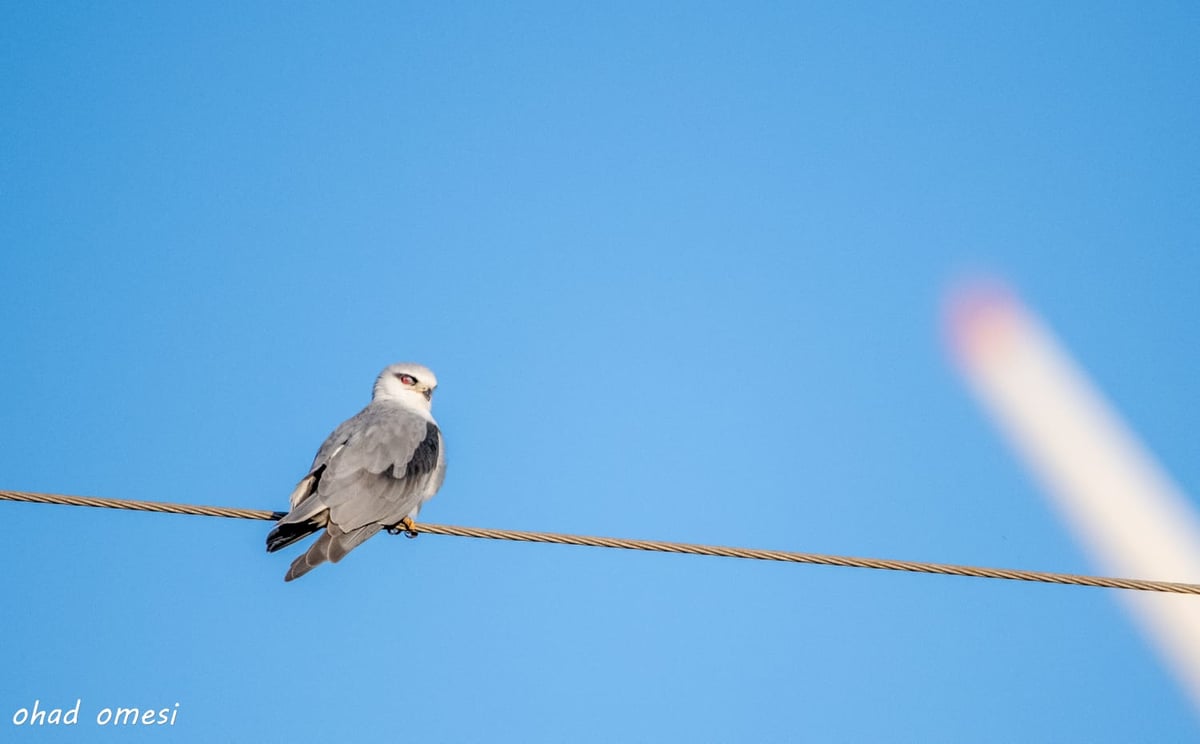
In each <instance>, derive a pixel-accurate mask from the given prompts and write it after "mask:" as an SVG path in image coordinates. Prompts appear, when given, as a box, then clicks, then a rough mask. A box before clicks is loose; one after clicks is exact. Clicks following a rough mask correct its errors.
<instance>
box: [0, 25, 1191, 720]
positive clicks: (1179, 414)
mask: <svg viewBox="0 0 1200 744" xmlns="http://www.w3.org/2000/svg"><path fill="white" fill-rule="evenodd" d="M193 5H198V7H192V6H193ZM1198 75H1200V11H1198V10H1197V6H1196V5H1195V4H1192V3H1152V4H1140V3H1138V4H1135V3H1124V4H1109V3H1055V4H1052V5H1046V4H1044V3H1028V4H1020V3H1017V4H1012V3H1009V4H1002V5H994V4H983V3H820V4H815V3H814V4H810V3H781V4H771V3H759V4H750V5H747V4H736V3H727V4H719V3H679V4H672V3H654V4H645V3H592V4H579V5H576V4H569V3H541V4H530V3H522V4H499V3H480V4H455V3H408V4H401V3H378V4H371V3H365V4H364V3H359V4H347V3H329V4H313V3H287V4H283V3H279V4H254V5H253V7H245V5H244V4H229V5H221V4H218V3H201V4H182V3H141V4H137V3H100V4H97V3H87V4H83V3H81V4H71V3H42V4H27V3H6V4H4V5H3V7H0V100H3V102H4V104H3V111H2V113H0V204H2V207H0V245H2V246H3V247H2V251H0V279H2V282H3V285H2V286H3V291H2V292H0V318H2V319H3V341H4V353H3V357H2V362H0V390H2V391H3V392H0V412H2V414H3V415H2V418H0V420H2V422H3V427H2V433H0V442H2V446H0V473H2V474H3V477H2V478H0V487H3V488H11V489H20V490H32V491H50V492H61V493H77V494H89V495H99V496H113V497H124V498H133V499H149V500H166V501H184V502H194V503H205V504H222V505H232V506H244V507H253V508H264V509H279V508H283V507H284V506H285V505H286V501H287V496H288V494H289V493H290V491H291V489H292V487H293V485H294V484H295V482H296V481H297V480H298V479H299V478H300V477H301V476H302V475H303V474H304V472H305V469H306V468H307V466H308V464H309V462H310V460H311V458H312V456H313V454H314V453H315V451H316V448H317V446H318V445H319V444H320V443H321V441H322V440H323V439H324V437H325V436H326V435H327V434H328V433H329V431H330V430H331V429H332V428H333V427H334V426H335V425H336V424H338V423H339V422H340V421H342V420H343V419H344V418H346V417H348V416H350V415H352V414H353V413H355V412H356V411H357V410H358V409H359V408H360V407H361V406H362V405H364V404H365V403H366V401H367V400H368V398H369V394H370V387H371V382H372V380H373V378H374V376H375V374H376V373H377V372H378V371H379V369H380V368H382V367H383V366H384V365H386V364H388V363H390V362H394V361H400V360H415V361H420V362H423V363H425V364H428V365H429V366H431V367H433V368H434V369H435V370H436V371H437V373H438V377H439V379H440V382H441V385H440V388H439V391H438V395H437V396H436V399H435V401H434V413H435V415H436V416H437V417H438V420H439V422H440V423H441V425H442V428H443V430H444V431H445V436H446V440H447V443H448V452H449V475H448V477H447V480H446V485H445V487H444V488H443V490H442V492H441V493H440V494H439V495H438V497H437V498H436V499H434V500H433V501H432V502H430V504H429V505H428V506H427V507H426V509H425V511H424V512H423V514H422V517H423V518H424V519H426V520H428V521H431V522H441V523H450V524H466V525H477V526H490V527H510V528H517V529H536V530H551V531H562V532H582V533H590V534H603V535H618V536H627V537H645V538H656V539H666V540H682V541H691V542H708V543H722V544H731V545H745V546H755V547H765V548H780V549H792V550H802V551H812V552H830V553H839V554H849V555H866V556H880V557H894V558H909V559H916V560H930V561H942V562H955V563H968V564H981V565H993V566H1006V567H1020V568H1035V569H1044V570H1058V571H1073V572H1087V571H1090V570H1092V569H1093V567H1092V566H1091V565H1090V564H1089V562H1088V560H1087V558H1086V557H1085V556H1084V555H1083V553H1082V552H1081V551H1080V549H1079V548H1078V547H1077V546H1076V545H1075V544H1074V543H1073V542H1072V540H1071V538H1070V536H1069V534H1068V532H1067V531H1066V529H1065V528H1064V527H1063V526H1062V525H1061V524H1060V523H1059V522H1058V521H1057V519H1056V517H1055V514H1054V512H1053V510H1052V509H1051V507H1050V506H1049V505H1048V504H1047V502H1046V501H1045V499H1044V497H1043V495H1042V494H1041V492H1040V491H1039V490H1038V489H1037V487H1036V485H1035V483H1034V482H1033V481H1032V480H1031V479H1030V477H1029V476H1028V475H1027V474H1026V473H1025V472H1024V470H1023V469H1022V467H1021V465H1020V463H1019V462H1018V461H1017V460H1016V458H1015V457H1014V456H1013V455H1012V454H1011V453H1010V452H1009V451H1008V450H1007V449H1006V447H1005V444H1004V442H1003V440H1002V439H1001V437H1000V436H999V435H998V434H997V433H996V432H995V431H994V429H993V427H992V426H991V424H990V423H989V421H988V420H987V419H985V417H984V415H983V414H982V413H981V411H980V410H979V408H978V407H977V405H976V404H975V402H974V400H973V399H972V398H971V397H970V395H969V393H968V392H967V389H966V387H965V385H964V384H963V383H962V381H961V379H960V377H959V375H958V373H957V371H956V369H955V367H954V364H953V363H952V361H951V359H950V355H949V354H948V353H947V350H946V344H945V338H944V332H943V329H942V327H941V322H942V321H941V315H942V308H943V303H944V301H945V296H946V293H947V291H948V290H949V289H950V288H951V287H952V286H954V284H955V282H956V281H958V280H959V279H960V278H962V277H965V276H972V275H975V274H978V273H987V274H994V275H999V276H1002V277H1005V278H1006V279H1007V280H1008V281H1009V282H1010V283H1011V284H1012V285H1013V286H1014V287H1015V288H1016V290H1017V291H1018V292H1019V293H1020V294H1021V295H1022V296H1023V297H1024V298H1025V299H1026V301H1028V302H1029V303H1030V304H1031V305H1032V306H1033V307H1035V308H1036V309H1037V310H1038V311H1039V312H1040V313H1041V314H1042V315H1043V316H1044V317H1045V318H1046V320H1047V322H1048V323H1049V324H1050V325H1051V326H1053V328H1054V329H1055V330H1056V332H1057V333H1058V335H1059V337H1060V338H1061V339H1062V340H1063V341H1064V343H1066V344H1067V345H1068V347H1069V348H1071V349H1072V350H1073V352H1074V353H1075V355H1076V356H1077V358H1078V359H1079V360H1080V362H1081V363H1082V364H1083V365H1084V366H1085V367H1086V368H1087V369H1088V370H1089V372H1090V373H1091V374H1092V375H1093V377H1094V379H1095V380H1096V382H1097V383H1098V384H1099V385H1100V386H1101V387H1102V388H1103V389H1104V390H1105V391H1106V392H1107V394H1108V395H1109V396H1110V397H1111V399H1112V400H1113V402H1114V403H1115V405H1116V406H1117V408H1118V409H1119V410H1120V411H1122V413H1123V414H1124V415H1125V416H1126V417H1127V418H1128V420H1129V421H1130V423H1131V424H1132V426H1133V427H1134V428H1135V429H1136V430H1137V431H1138V432H1139V433H1140V434H1141V435H1142V436H1143V437H1144V438H1145V440H1146V442H1147V443H1148V444H1149V446H1150V447H1151V448H1152V449H1153V450H1154V451H1155V452H1156V454H1157V455H1158V456H1159V457H1160V458H1161V461H1162V463H1163V464H1164V466H1165V467H1166V468H1167V470H1168V471H1169V472H1170V473H1171V474H1172V475H1173V477H1174V478H1175V479H1176V480H1177V481H1178V483H1179V484H1180V485H1181V486H1182V488H1183V489H1184V490H1185V491H1186V492H1187V493H1189V494H1191V497H1192V498H1193V499H1195V498H1196V494H1200V459H1197V457H1196V452H1197V449H1196V442H1197V438H1196V431H1195V426H1196V420H1197V414H1198V412H1200V375H1198V374H1197V369H1200V345H1198V344H1197V339H1196V328H1197V318H1198V317H1200V220H1198V219H1197V215H1198V213H1200V179H1198V177H1197V174H1198V173H1200V138H1197V132H1200V77H1198ZM0 514H2V515H3V518H4V524H5V527H6V533H7V541H6V542H7V546H8V568H7V569H6V570H5V571H3V572H2V573H0V593H2V595H3V602H2V603H0V638H2V639H3V644H4V656H5V660H4V665H3V671H2V672H0V740H5V741H8V740H12V741H93V740H98V739H97V725H96V724H95V716H96V713H97V712H98V711H100V710H102V709H103V708H105V707H111V706H138V707H141V708H155V709H160V708H164V707H171V706H174V704H175V703H179V704H180V707H179V713H178V717H177V720H176V723H175V725H174V726H163V727H162V728H161V730H158V731H156V732H155V733H154V734H153V736H155V737H160V738H158V739H157V740H161V741H180V742H214V741H297V742H299V741H317V740H321V741H351V740H365V741H373V740H376V741H397V740H411V741H426V742H430V741H467V742H472V741H474V742H530V741H577V742H614V741H645V742H671V741H678V742H693V741H706V742H734V741H739V742H740V741H747V742H749V741H753V742H792V741H845V742H855V741H898V742H915V741H922V742H960V741H972V742H1012V741H1057V742H1061V741H1089V742H1126V741H1183V740H1185V739H1188V738H1191V737H1194V736H1196V734H1197V732H1198V731H1200V718H1197V716H1196V714H1195V713H1194V711H1193V710H1192V709H1190V708H1189V704H1188V702H1187V701H1186V700H1185V698H1184V697H1183V696H1182V694H1181V693H1180V692H1179V690H1178V688H1177V687H1176V686H1175V684H1174V682H1173V680H1172V679H1171V678H1170V677H1169V676H1168V674H1167V672H1166V671H1165V670H1164V668H1162V667H1161V666H1160V665H1159V663H1158V661H1157V660H1156V659H1155V658H1154V656H1153V655H1152V654H1151V652H1150V647H1149V646H1148V644H1147V643H1146V642H1145V641H1144V640H1143V639H1142V638H1141V637H1140V636H1139V635H1138V633H1137V631H1136V630H1135V629H1134V627H1133V626H1132V624H1131V623H1130V621H1129V620H1128V618H1127V617H1126V616H1125V614H1124V613H1123V610H1122V606H1121V604H1120V603H1119V602H1118V601H1117V599H1116V597H1115V596H1114V594H1113V593H1112V592H1108V591H1103V590H1094V589H1084V588H1071V587H1056V586H1040V585H1024V584H1015V583H1008V582H994V581H983V580H973V579H962V578H953V577H934V576H919V575H904V574H896V573H891V572H877V571H867V570H854V569H840V568H825V567H813V566H797V565H776V564H762V563H753V562H741V561H733V560H721V559H709V558H699V557H687V556H670V555H656V554H642V553H625V552H621V551H613V550H599V549H586V548H571V547H561V546H542V545H522V544H515V543H492V542H484V541H475V540H468V539H462V538H449V537H437V536H432V535H427V536H423V537H421V538H419V539H417V540H413V541H410V540H405V539H403V538H393V537H388V536H386V535H384V536H379V537H376V538H374V539H372V540H370V541H369V542H368V543H366V544H365V545H363V546H362V547H361V548H359V549H358V550H356V551H355V552H354V553H353V554H351V555H350V556H349V557H348V558H347V559H346V560H345V561H343V562H342V563H341V564H339V565H336V566H323V567H321V568H319V569H317V570H316V571H314V572H313V573H311V574H310V575H308V576H306V577H304V578H303V579H302V580H300V581H297V582H294V583H291V584H284V582H283V574H284V572H285V571H286V569H287V565H288V563H289V561H290V560H291V558H292V557H293V556H294V555H295V554H296V549H291V550H289V551H287V552H286V554H282V555H281V554H275V555H269V556H268V555H267V554H266V553H265V552H264V549H263V541H264V537H265V535H266V533H267V531H268V528H269V526H268V525H267V524H266V523H262V522H251V521H240V520H239V521H232V520H220V519H207V518H199V517H182V516H168V515H154V514H140V513H123V512H115V511H102V510H91V509H79V508H70V507H58V506H39V505H24V504H9V503H0ZM1146 578H1155V577H1146ZM1197 578H1200V577H1197ZM35 699H37V700H40V701H41V705H42V707H63V706H66V707H70V706H71V705H74V703H75V701H76V700H77V699H79V700H81V701H82V702H81V712H80V723H79V724H76V725H75V726H73V727H58V728H56V729H55V728H53V727H40V728H38V729H30V727H29V726H24V727H17V726H14V725H13V724H12V715H13V713H14V712H16V711H17V710H19V709H20V708H22V707H28V706H32V704H33V701H34V700H35ZM145 736H146V734H139V733H137V732H133V731H125V732H110V733H109V734H108V735H107V736H106V737H104V738H105V739H107V740H111V741H124V740H127V739H128V740H134V739H137V740H141V739H142V738H144V737H145Z"/></svg>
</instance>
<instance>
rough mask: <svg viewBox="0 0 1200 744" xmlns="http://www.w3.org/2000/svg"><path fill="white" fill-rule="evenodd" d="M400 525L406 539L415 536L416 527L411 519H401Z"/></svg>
mask: <svg viewBox="0 0 1200 744" xmlns="http://www.w3.org/2000/svg"><path fill="white" fill-rule="evenodd" d="M400 524H402V525H404V535H405V536H406V537H416V536H417V529H416V527H417V525H416V523H415V522H413V521H412V517H405V518H404V519H401V520H400Z"/></svg>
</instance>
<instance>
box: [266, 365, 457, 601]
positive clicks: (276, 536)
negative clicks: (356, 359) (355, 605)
mask: <svg viewBox="0 0 1200 744" xmlns="http://www.w3.org/2000/svg"><path fill="white" fill-rule="evenodd" d="M436 387H437V379H436V378H435V377H434V375H433V372H431V371H430V370H429V369H427V368H426V367H423V366H421V365H419V364H408V363H402V364H393V365H391V366H390V367H387V368H386V369H384V370H383V372H381V373H380V375H379V377H378V378H377V379H376V382H375V392H374V396H373V399H372V401H371V403H370V404H369V405H368V406H367V407H366V408H364V409H363V410H362V411H360V412H359V413H358V414H357V415H356V416H354V417H353V418H351V419H349V420H347V421H345V422H344V423H342V424H341V425H340V426H338V427H337V429H335V430H334V432H333V433H332V434H330V435H329V438H328V439H326V440H325V443H324V444H322V445H321V448H320V449H319V450H318V451H317V456H316V458H314V459H313V463H312V467H310V468H309V472H308V474H307V475H305V476H304V478H303V479H301V481H300V483H299V484H298V485H297V486H296V489H295V491H293V492H292V496H291V511H290V512H289V513H288V514H287V516H285V517H284V518H283V519H281V520H279V523H278V524H277V525H276V526H275V528H274V529H273V530H271V533H270V534H269V535H268V536H267V551H268V552H274V551H276V550H279V549H281V548H284V547H286V546H288V545H291V544H292V543H294V542H296V541H297V540H301V539H303V538H304V537H307V536H308V535H310V534H312V533H314V532H317V531H318V530H320V529H322V528H324V529H325V532H324V533H323V534H322V535H321V536H320V537H319V538H318V539H317V541H316V542H314V543H313V544H312V545H311V546H310V547H309V549H308V550H307V551H306V552H305V553H304V555H302V556H300V557H299V558H297V559H296V560H295V561H294V562H293V563H292V566H291V568H290V569H289V570H288V572H287V576H285V577H284V578H285V580H286V581H291V580H292V579H296V578H299V577H301V576H303V575H304V574H306V573H308V572H309V571H311V570H312V569H313V568H315V567H316V566H318V565H320V564H321V563H324V562H325V561H331V562H333V563H337V562H338V561H340V560H341V559H342V558H344V557H345V556H346V554H347V553H349V552H350V551H351V550H353V549H354V548H356V547H357V546H359V545H360V544H362V542H363V541H364V540H366V539H367V538H369V537H371V536H372V535H374V534H375V533H376V532H379V530H381V529H383V528H385V527H392V526H394V525H396V524H398V523H399V522H400V521H401V520H403V519H404V518H406V517H407V518H410V519H416V517H417V513H418V512H419V511H420V509H421V505H422V504H424V503H425V502H426V501H428V500H429V499H430V498H432V497H433V495H434V494H435V493H436V492H437V490H438V489H439V488H440V487H441V485H442V480H443V479H444V477H445V472H446V466H445V462H446V459H445V450H444V448H443V446H442V435H441V431H440V430H439V429H438V426H437V422H436V421H434V419H433V416H432V415H431V414H430V412H429V409H430V398H431V397H432V393H433V390H434V388H436Z"/></svg>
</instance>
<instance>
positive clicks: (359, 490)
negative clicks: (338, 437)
mask: <svg viewBox="0 0 1200 744" xmlns="http://www.w3.org/2000/svg"><path fill="white" fill-rule="evenodd" d="M364 413H366V412H364ZM440 461H441V434H440V432H439V431H438V428H437V425H436V424H434V423H433V422H432V421H429V420H428V419H425V418H423V417H421V416H419V415H417V414H415V413H412V412H409V411H405V410H403V409H395V408H390V407H389V408H384V409H382V410H380V411H379V413H378V414H377V415H371V416H364V417H363V420H362V421H361V422H360V425H359V426H357V427H355V428H354V430H353V431H351V432H350V434H349V436H348V437H347V438H346V440H345V443H344V445H343V446H341V447H340V449H339V448H337V447H336V446H335V448H334V451H333V452H332V453H331V454H330V456H329V459H328V462H327V463H326V464H325V466H324V472H323V473H322V474H321V476H320V482H319V485H318V486H317V489H316V495H317V496H318V497H319V498H320V500H321V503H322V504H323V505H324V506H325V507H327V508H328V509H329V521H330V522H332V523H333V524H336V525H337V526H338V527H339V528H340V529H342V530H343V531H345V532H351V531H353V530H356V529H358V528H360V527H364V526H367V525H371V524H378V525H383V526H390V525H393V524H396V523H397V522H399V521H400V520H401V519H403V518H404V517H406V516H408V515H409V514H410V513H411V512H413V511H415V510H416V509H417V508H419V507H420V504H421V502H423V501H424V500H426V499H427V498H429V497H430V496H432V495H433V492H434V491H436V490H437V486H438V485H440V483H439V482H437V479H436V475H437V473H438V464H439V463H440Z"/></svg>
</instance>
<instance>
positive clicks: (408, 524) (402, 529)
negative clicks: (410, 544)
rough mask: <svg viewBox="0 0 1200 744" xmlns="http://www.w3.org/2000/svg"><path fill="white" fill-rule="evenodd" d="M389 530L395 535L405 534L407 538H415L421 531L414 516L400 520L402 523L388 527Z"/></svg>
mask: <svg viewBox="0 0 1200 744" xmlns="http://www.w3.org/2000/svg"><path fill="white" fill-rule="evenodd" d="M388 532H389V533H390V534H393V535H404V536H405V537H407V538H410V539H411V538H414V537H416V536H417V535H418V534H419V533H418V532H417V529H416V524H415V523H414V522H413V521H412V517H405V518H404V519H401V520H400V524H398V525H396V526H395V527H388Z"/></svg>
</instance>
